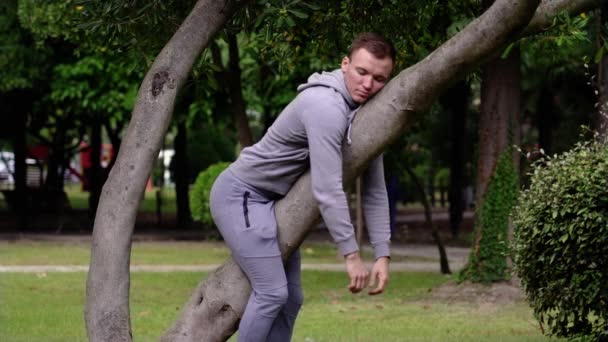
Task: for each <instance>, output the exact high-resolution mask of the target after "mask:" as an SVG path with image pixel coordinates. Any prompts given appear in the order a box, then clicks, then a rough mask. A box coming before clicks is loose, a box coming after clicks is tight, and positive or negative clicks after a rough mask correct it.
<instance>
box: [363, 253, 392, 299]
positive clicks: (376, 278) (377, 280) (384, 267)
mask: <svg viewBox="0 0 608 342" xmlns="http://www.w3.org/2000/svg"><path fill="white" fill-rule="evenodd" d="M389 262H390V259H389V258H388V257H380V258H378V260H376V263H375V264H374V267H373V268H372V274H371V277H370V278H369V287H371V288H373V287H374V284H377V286H376V287H375V288H373V289H371V290H369V292H368V294H369V295H372V296H373V295H377V294H380V293H382V292H384V288H385V287H386V283H388V264H389Z"/></svg>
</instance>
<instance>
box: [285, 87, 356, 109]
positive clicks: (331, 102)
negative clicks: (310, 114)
mask: <svg viewBox="0 0 608 342" xmlns="http://www.w3.org/2000/svg"><path fill="white" fill-rule="evenodd" d="M296 98H297V99H298V101H300V102H302V104H304V105H307V106H310V107H313V108H322V107H334V108H335V109H337V110H340V111H341V112H347V111H348V104H347V103H346V100H345V99H344V97H343V96H342V94H340V93H339V92H338V91H337V90H336V89H334V88H332V87H324V86H316V87H311V88H307V89H304V90H302V91H301V92H300V93H299V94H298V96H297V97H296ZM328 109H329V108H328Z"/></svg>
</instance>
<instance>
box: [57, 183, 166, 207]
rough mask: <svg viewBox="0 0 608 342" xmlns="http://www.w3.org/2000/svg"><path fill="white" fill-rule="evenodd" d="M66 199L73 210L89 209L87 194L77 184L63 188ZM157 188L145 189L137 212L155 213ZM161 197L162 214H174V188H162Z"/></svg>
mask: <svg viewBox="0 0 608 342" xmlns="http://www.w3.org/2000/svg"><path fill="white" fill-rule="evenodd" d="M64 190H65V192H66V194H67V195H68V198H69V199H70V205H71V206H72V208H73V209H88V208H89V193H88V192H86V191H83V190H82V188H81V187H80V185H79V184H69V185H66V186H65V188H64ZM158 190H159V188H156V187H152V188H150V189H146V192H145V193H144V198H143V199H142V201H141V203H140V205H139V211H140V212H145V213H155V212H156V203H157V202H156V196H157V191H158ZM160 195H161V203H162V206H161V210H162V212H163V213H175V212H176V203H175V189H174V188H163V190H162V191H161V192H160Z"/></svg>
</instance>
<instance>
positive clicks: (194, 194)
mask: <svg viewBox="0 0 608 342" xmlns="http://www.w3.org/2000/svg"><path fill="white" fill-rule="evenodd" d="M228 165H230V163H228V162H221V163H217V164H213V165H211V166H209V167H208V168H207V169H206V170H204V171H203V172H201V173H199V175H198V177H196V181H195V182H194V184H193V185H192V189H191V190H190V207H191V208H192V218H193V219H194V220H195V221H199V222H202V223H203V224H205V225H206V226H209V227H210V226H213V219H212V218H211V211H210V209H209V195H210V194H211V187H212V186H213V182H215V179H216V178H217V176H219V175H220V173H222V171H224V170H225V169H226V168H227V167H228Z"/></svg>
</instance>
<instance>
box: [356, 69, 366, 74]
mask: <svg viewBox="0 0 608 342" xmlns="http://www.w3.org/2000/svg"><path fill="white" fill-rule="evenodd" d="M357 72H358V73H359V75H365V74H366V72H365V70H361V69H357Z"/></svg>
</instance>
